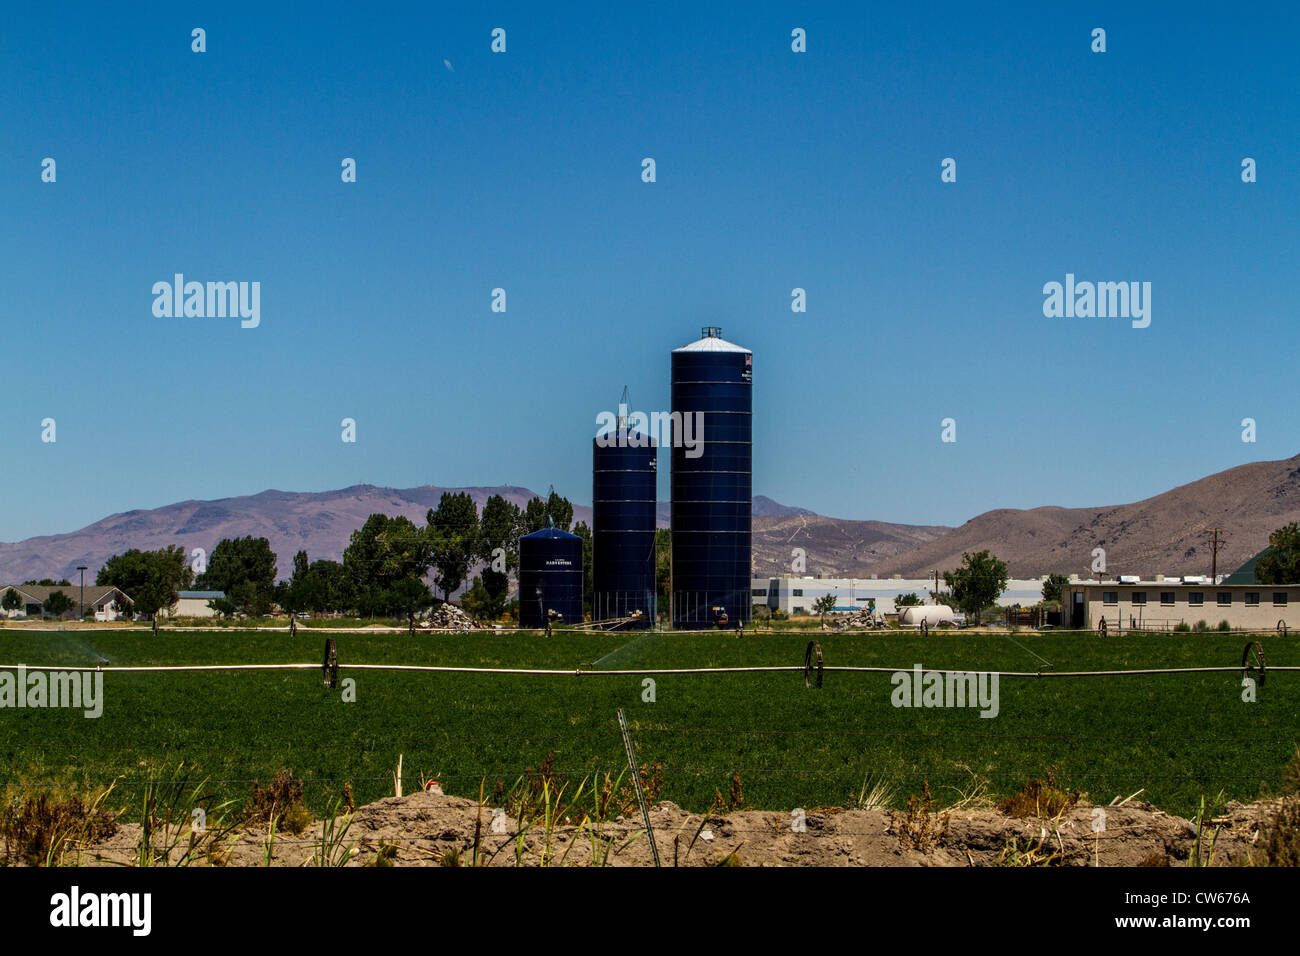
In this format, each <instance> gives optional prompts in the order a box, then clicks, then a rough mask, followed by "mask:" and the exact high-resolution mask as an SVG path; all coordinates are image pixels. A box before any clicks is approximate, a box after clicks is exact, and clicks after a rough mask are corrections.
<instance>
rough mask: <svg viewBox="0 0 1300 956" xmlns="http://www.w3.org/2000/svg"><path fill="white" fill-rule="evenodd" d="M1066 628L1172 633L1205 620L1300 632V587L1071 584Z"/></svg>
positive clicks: (1163, 581) (1159, 579)
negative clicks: (1148, 630)
mask: <svg viewBox="0 0 1300 956" xmlns="http://www.w3.org/2000/svg"><path fill="white" fill-rule="evenodd" d="M1061 610H1062V611H1063V612H1064V614H1065V618H1064V620H1063V622H1062V623H1063V625H1064V626H1065V627H1070V628H1079V629H1086V630H1096V629H1097V628H1099V627H1100V626H1101V622H1102V621H1103V620H1104V621H1105V622H1106V627H1107V629H1109V630H1112V631H1113V630H1115V629H1122V630H1141V629H1150V630H1172V629H1173V628H1175V627H1178V626H1179V625H1187V626H1188V627H1195V626H1196V625H1197V624H1199V623H1200V622H1202V621H1204V622H1205V624H1206V626H1207V627H1211V628H1213V627H1217V626H1218V625H1219V624H1220V622H1222V621H1227V623H1228V627H1231V628H1235V629H1239V630H1252V631H1271V630H1281V629H1286V630H1288V631H1293V630H1295V629H1296V628H1300V586H1298V585H1295V584H1291V585H1285V584H1228V583H1227V582H1226V581H1221V582H1219V583H1215V582H1214V581H1212V580H1211V579H1210V578H1209V577H1208V576H1206V577H1195V578H1166V577H1164V576H1163V575H1159V576H1156V577H1153V578H1152V579H1149V580H1143V579H1141V578H1139V577H1137V576H1136V575H1134V576H1132V577H1130V576H1128V575H1121V576H1120V577H1119V578H1118V579H1114V580H1107V581H1071V582H1070V583H1069V584H1066V585H1064V586H1063V587H1062V588H1061Z"/></svg>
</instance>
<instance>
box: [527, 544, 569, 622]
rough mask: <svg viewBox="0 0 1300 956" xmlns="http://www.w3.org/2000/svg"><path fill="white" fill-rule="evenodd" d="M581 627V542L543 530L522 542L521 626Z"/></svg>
mask: <svg viewBox="0 0 1300 956" xmlns="http://www.w3.org/2000/svg"><path fill="white" fill-rule="evenodd" d="M551 612H555V613H556V614H558V615H559V617H558V618H557V619H556V620H555V623H556V624H561V625H563V624H580V623H582V539H581V538H579V537H578V536H577V535H576V534H569V533H568V532H567V531H561V530H560V529H559V528H543V529H542V530H541V531H534V532H533V533H532V534H526V535H524V536H523V537H521V538H520V539H519V626H520V627H545V626H546V622H547V620H548V618H549V616H550V613H551Z"/></svg>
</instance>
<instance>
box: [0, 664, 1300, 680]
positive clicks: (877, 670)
mask: <svg viewBox="0 0 1300 956" xmlns="http://www.w3.org/2000/svg"><path fill="white" fill-rule="evenodd" d="M320 666H321V665H320V664H167V665H134V664H131V665H109V666H101V667H73V666H65V665H58V664H0V670H7V671H13V670H17V669H18V668H19V667H22V668H23V669H24V670H26V671H58V672H91V673H94V672H102V673H105V674H109V673H123V674H134V673H157V672H165V671H171V672H178V671H263V670H265V671H269V670H319V669H320ZM914 669H915V665H913V666H912V667H854V666H848V665H838V666H837V665H827V666H825V667H824V668H823V670H827V671H841V672H849V673H860V674H897V673H900V672H901V673H911V672H912V671H913V670H914ZM339 670H372V671H418V672H426V673H440V674H503V675H510V674H515V675H518V676H521V677H653V676H656V675H664V674H757V673H804V670H805V669H804V667H803V666H802V665H778V666H771V667H676V668H670V667H664V668H643V669H638V670H592V669H591V668H582V667H579V668H569V669H566V670H561V669H543V668H514V667H447V666H438V665H432V664H343V663H340V664H339ZM1241 670H1242V668H1241V667H1156V668H1143V669H1141V670H1119V671H974V670H941V669H939V668H932V667H927V668H924V673H927V674H944V675H947V674H960V675H967V674H974V673H996V674H997V675H998V676H999V677H1121V676H1126V675H1151V674H1212V673H1220V672H1222V673H1233V672H1235V673H1240V672H1241ZM1268 670H1269V672H1270V673H1271V672H1273V671H1300V666H1294V667H1286V666H1277V665H1274V664H1270V665H1269V667H1268Z"/></svg>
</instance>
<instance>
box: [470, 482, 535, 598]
mask: <svg viewBox="0 0 1300 956" xmlns="http://www.w3.org/2000/svg"><path fill="white" fill-rule="evenodd" d="M520 523H521V517H520V511H519V506H518V505H515V504H511V503H510V502H509V501H506V499H505V498H502V497H501V496H500V495H493V496H492V497H491V498H489V499H488V500H487V502H486V503H485V504H484V505H483V514H482V516H481V517H480V518H479V554H478V556H479V558H481V559H482V560H483V561H485V562H486V563H487V567H485V568H484V569H483V572H482V574H481V575H480V577H481V580H482V584H483V587H484V589H485V590H486V592H487V595H488V598H490V601H489V607H488V612H489V613H492V612H493V611H495V612H496V613H498V614H499V613H500V611H499V608H500V607H504V606H505V601H506V598H507V596H508V595H509V592H510V572H511V571H517V570H518V569H519V528H520ZM462 603H463V602H462ZM466 610H469V608H468V607H466Z"/></svg>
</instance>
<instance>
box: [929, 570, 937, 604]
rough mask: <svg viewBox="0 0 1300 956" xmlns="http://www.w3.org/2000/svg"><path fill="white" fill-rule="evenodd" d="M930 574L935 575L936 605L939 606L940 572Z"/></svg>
mask: <svg viewBox="0 0 1300 956" xmlns="http://www.w3.org/2000/svg"><path fill="white" fill-rule="evenodd" d="M930 573H931V574H933V575H934V603H935V604H938V603H939V572H938V571H931V572H930Z"/></svg>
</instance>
